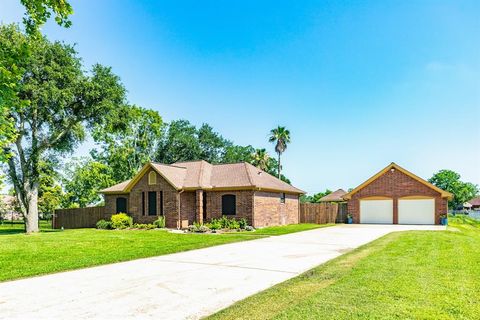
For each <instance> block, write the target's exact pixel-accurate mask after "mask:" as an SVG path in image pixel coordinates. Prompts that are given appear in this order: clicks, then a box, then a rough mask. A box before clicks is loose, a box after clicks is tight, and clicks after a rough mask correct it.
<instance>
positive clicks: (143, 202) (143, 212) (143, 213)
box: [142, 192, 145, 216]
mask: <svg viewBox="0 0 480 320" xmlns="http://www.w3.org/2000/svg"><path fill="white" fill-rule="evenodd" d="M142 215H143V216H144V215H145V192H142Z"/></svg>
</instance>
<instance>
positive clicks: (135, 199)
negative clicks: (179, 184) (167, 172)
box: [105, 171, 178, 228]
mask: <svg viewBox="0 0 480 320" xmlns="http://www.w3.org/2000/svg"><path fill="white" fill-rule="evenodd" d="M149 172H150V171H147V172H146V173H145V174H144V175H143V176H142V178H140V180H139V181H138V182H137V184H136V185H135V186H134V187H133V188H132V190H131V192H130V194H119V195H112V194H106V195H105V210H106V212H107V213H108V212H110V213H115V212H116V198H118V197H126V198H127V207H128V214H129V215H131V216H132V217H133V221H134V222H138V223H151V222H153V221H155V220H156V219H157V218H158V216H148V191H157V215H160V213H161V208H160V206H161V201H160V191H163V214H164V216H165V220H166V221H165V224H166V226H167V227H169V228H175V227H176V226H177V220H178V211H177V207H178V198H177V195H178V192H177V191H176V190H175V188H173V187H172V186H171V185H170V184H169V183H168V182H167V181H166V180H165V179H163V178H162V177H161V176H160V175H159V174H157V181H156V182H157V183H156V184H154V185H149V184H148V174H149ZM142 192H145V214H143V210H142Z"/></svg>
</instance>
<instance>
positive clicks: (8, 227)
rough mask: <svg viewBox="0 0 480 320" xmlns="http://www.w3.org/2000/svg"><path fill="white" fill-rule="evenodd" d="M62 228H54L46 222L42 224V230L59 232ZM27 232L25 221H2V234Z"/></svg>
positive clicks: (0, 226) (0, 232)
mask: <svg viewBox="0 0 480 320" xmlns="http://www.w3.org/2000/svg"><path fill="white" fill-rule="evenodd" d="M42 224H43V225H42ZM58 231H60V230H56V229H52V228H51V227H49V226H47V225H46V224H45V223H44V222H43V223H41V224H40V232H42V233H43V232H58ZM21 233H25V224H24V222H23V221H13V222H12V221H3V223H0V236H2V235H12V234H21Z"/></svg>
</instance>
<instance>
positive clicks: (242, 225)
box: [238, 218, 248, 229]
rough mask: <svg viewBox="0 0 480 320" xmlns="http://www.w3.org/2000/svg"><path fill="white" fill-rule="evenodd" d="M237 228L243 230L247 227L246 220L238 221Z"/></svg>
mask: <svg viewBox="0 0 480 320" xmlns="http://www.w3.org/2000/svg"><path fill="white" fill-rule="evenodd" d="M238 226H239V227H240V229H245V228H246V227H247V226H248V222H247V219H245V218H242V219H240V220H238Z"/></svg>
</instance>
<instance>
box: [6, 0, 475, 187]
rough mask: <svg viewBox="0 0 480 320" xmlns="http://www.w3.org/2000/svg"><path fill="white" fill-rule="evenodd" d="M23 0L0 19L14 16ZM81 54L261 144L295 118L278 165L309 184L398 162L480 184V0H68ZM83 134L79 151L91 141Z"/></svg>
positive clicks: (176, 108) (166, 113)
mask: <svg viewBox="0 0 480 320" xmlns="http://www.w3.org/2000/svg"><path fill="white" fill-rule="evenodd" d="M19 3H20V1H19V0H2V3H1V4H0V20H1V21H3V22H6V23H8V22H20V21H21V17H22V14H23V8H22V7H21V6H20V4H19ZM71 3H72V5H73V8H74V10H75V14H74V16H73V17H72V21H73V26H72V27H71V28H70V29H62V28H60V27H58V26H56V25H55V24H54V23H49V24H47V26H45V28H44V30H43V31H44V33H45V34H47V36H48V37H49V38H50V39H58V40H64V41H66V42H68V43H77V46H76V48H77V50H78V51H79V54H80V56H81V57H82V58H83V60H84V63H85V65H86V66H91V65H92V64H93V63H96V62H99V63H101V64H105V65H109V66H112V67H113V70H114V72H115V73H117V74H118V75H119V76H120V77H121V78H122V81H123V83H124V84H125V86H126V88H127V89H128V91H129V93H128V99H129V101H130V102H132V103H135V104H137V105H140V106H143V107H148V108H153V109H156V110H158V111H159V113H160V114H161V115H162V117H163V118H164V120H166V121H170V120H173V119H180V118H184V119H188V120H190V121H191V122H193V123H195V124H198V125H199V124H201V123H203V122H207V123H209V124H210V125H212V126H213V127H214V128H215V130H217V131H219V132H220V133H221V134H222V135H223V136H225V137H227V138H229V139H231V140H233V141H234V142H235V143H237V144H241V145H246V144H252V145H254V146H256V147H266V148H268V150H269V151H270V152H271V153H272V154H273V152H274V150H273V146H272V145H270V144H269V143H268V142H267V134H268V132H269V130H270V129H271V128H273V127H275V126H277V125H285V126H287V127H288V128H289V129H290V131H291V134H292V143H291V145H290V146H289V147H288V149H287V151H286V153H285V155H284V160H283V162H284V171H285V174H286V175H287V176H288V177H290V178H291V180H292V181H293V183H294V184H295V185H296V186H298V187H300V188H302V189H304V190H306V191H308V192H310V193H313V192H319V191H323V190H324V189H325V188H330V189H336V188H340V187H342V188H345V189H346V188H349V187H354V186H356V185H358V184H359V183H361V182H363V181H364V180H365V179H367V178H368V177H369V176H371V175H373V174H374V173H375V172H376V171H378V170H380V169H381V168H383V167H384V166H386V165H387V164H388V163H390V162H392V161H394V162H396V163H398V164H400V165H402V166H404V167H405V168H406V169H409V170H411V171H413V172H414V173H416V174H418V175H420V176H422V177H424V178H429V177H430V176H431V175H432V174H433V173H434V172H436V171H438V170H440V169H444V168H448V169H452V170H455V171H457V172H459V173H460V174H461V175H462V177H463V179H464V180H466V181H471V182H474V183H477V184H480V2H478V1H453V0H452V1H441V0H437V1H290V2H287V1H262V2H261V3H259V1H157V2H155V1H127V0H123V1H93V0H92V1H86V0H83V1H71ZM89 147H90V146H89V145H88V144H87V145H85V146H83V147H82V148H81V149H80V151H79V152H78V154H82V153H86V151H87V150H88V148H89Z"/></svg>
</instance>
